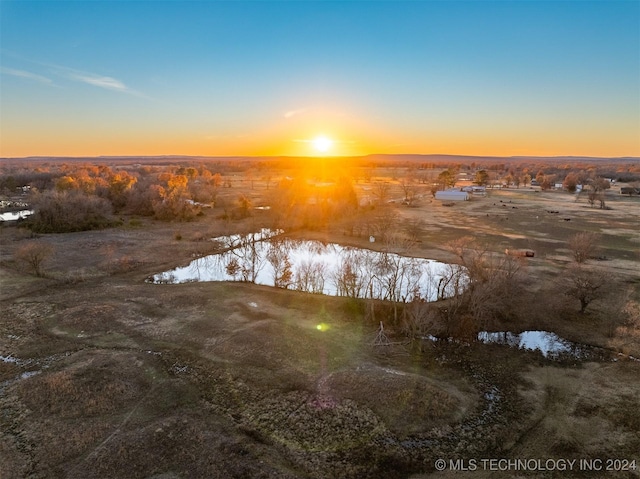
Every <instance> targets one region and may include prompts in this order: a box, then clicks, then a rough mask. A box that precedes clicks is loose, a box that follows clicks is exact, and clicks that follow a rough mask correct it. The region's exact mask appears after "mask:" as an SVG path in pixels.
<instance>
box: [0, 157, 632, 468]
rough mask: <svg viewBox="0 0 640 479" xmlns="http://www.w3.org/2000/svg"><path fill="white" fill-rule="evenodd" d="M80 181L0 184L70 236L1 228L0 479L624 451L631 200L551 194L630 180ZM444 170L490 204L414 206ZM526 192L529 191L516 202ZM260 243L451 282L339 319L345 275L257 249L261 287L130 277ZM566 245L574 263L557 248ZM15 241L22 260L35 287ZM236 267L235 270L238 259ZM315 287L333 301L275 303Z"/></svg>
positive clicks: (576, 167)
mask: <svg viewBox="0 0 640 479" xmlns="http://www.w3.org/2000/svg"><path fill="white" fill-rule="evenodd" d="M104 161H105V163H104V164H103V165H100V164H98V166H92V165H82V164H80V163H79V162H77V163H74V162H69V163H68V164H67V165H60V164H56V163H54V162H50V163H48V164H46V165H45V164H40V165H38V166H37V167H36V165H29V167H25V166H24V164H22V165H12V166H7V165H2V168H4V170H3V175H2V176H1V177H0V187H1V188H4V191H5V192H6V193H8V196H17V197H19V198H20V199H21V201H23V200H27V201H29V202H31V204H33V206H34V207H35V206H36V200H40V201H41V202H42V203H41V205H39V206H38V208H35V209H36V211H38V212H45V213H46V212H47V211H48V210H47V208H53V207H54V206H55V207H56V208H60V211H62V212H63V214H62V215H61V217H60V218H61V219H62V220H64V221H63V222H59V223H55V221H58V218H57V216H56V215H49V216H47V214H44V215H39V214H38V213H36V214H35V215H34V216H33V218H32V220H31V227H32V228H35V229H37V228H38V227H37V226H34V225H39V224H40V225H42V227H43V228H45V226H46V228H51V229H49V230H46V229H43V230H42V231H54V230H63V231H74V232H73V233H63V234H48V233H41V234H40V237H39V238H38V239H37V240H34V239H33V238H32V236H33V233H30V232H28V231H25V230H23V228H22V227H21V225H20V224H17V225H16V226H10V225H2V227H1V228H0V235H2V237H1V240H2V241H1V242H0V244H1V245H2V248H1V249H0V268H1V269H2V275H0V297H1V298H2V305H1V307H0V356H2V358H3V359H2V360H0V381H2V382H3V383H2V385H1V387H0V408H1V409H2V415H0V459H1V463H2V471H1V472H0V474H4V475H6V476H8V477H47V478H49V477H52V478H54V477H101V478H103V477H122V476H123V475H126V476H127V477H154V476H155V477H231V478H233V477H280V478H293V477H306V478H332V477H335V478H338V477H339V478H362V477H371V478H373V477H389V478H400V477H410V476H411V475H412V474H413V475H415V474H421V473H424V474H432V473H433V471H434V461H435V460H436V459H437V458H444V459H446V460H449V459H456V458H463V459H469V458H478V457H505V458H529V457H534V458H540V457H567V458H584V457H589V458H591V457H602V458H608V457H609V458H633V457H636V456H637V451H638V450H639V448H640V443H638V439H637V438H638V437H640V424H638V421H636V420H634V418H635V413H636V411H637V409H638V407H640V404H639V403H638V400H637V398H638V394H639V390H638V383H637V380H635V379H636V378H637V376H638V373H639V372H640V371H639V369H638V364H639V363H638V362H637V361H635V360H633V359H632V358H630V356H631V357H638V356H640V318H639V316H638V311H639V308H638V304H640V297H639V296H638V288H637V285H638V281H640V277H639V276H638V261H640V257H639V256H638V255H637V248H638V242H637V228H636V223H637V218H638V214H639V212H640V210H639V207H640V205H639V204H638V203H637V198H635V197H628V196H621V195H619V194H618V192H617V191H614V189H613V188H610V189H603V190H601V191H602V194H603V195H604V198H605V199H606V206H607V208H603V209H599V208H591V207H590V205H589V200H588V198H586V197H584V196H575V195H574V194H570V193H568V192H562V191H554V190H553V189H552V188H551V187H552V186H553V184H555V178H558V179H559V181H562V179H563V178H566V177H567V175H569V174H570V173H575V175H576V176H577V177H578V179H579V180H580V181H581V182H583V184H588V182H589V180H592V181H594V180H595V179H597V178H598V177H601V176H606V177H610V178H613V179H616V180H621V179H627V180H630V181H631V180H632V179H633V178H635V176H636V175H639V174H640V167H639V165H638V164H637V162H635V163H634V162H633V161H627V160H618V162H603V163H595V162H590V161H588V160H571V161H569V160H549V161H546V162H545V161H544V160H522V161H521V160H516V159H508V160H507V159H504V160H501V159H478V160H474V162H473V164H472V163H470V162H466V163H465V162H459V161H458V160H453V159H451V158H440V159H433V158H421V159H419V160H418V161H412V160H410V159H404V160H397V159H396V160H394V159H390V158H385V157H378V158H363V159H355V160H353V162H352V163H351V164H349V162H348V161H346V160H345V159H340V160H330V159H329V160H326V161H323V160H312V161H309V162H306V163H302V162H300V161H298V160H292V159H271V160H228V161H222V160H214V159H210V160H206V159H204V160H202V162H200V161H191V162H188V161H187V160H184V159H182V160H176V159H162V160H161V159H158V160H154V161H148V162H146V163H147V164H138V163H139V162H141V161H142V162H143V163H144V161H143V160H135V162H134V160H127V161H124V160H122V161H120V162H115V161H114V160H108V161H109V163H106V161H107V160H104ZM36 169H39V170H38V171H36ZM249 170H250V174H249V173H247V174H245V173H246V172H248V171H249ZM480 170H482V171H484V172H485V173H486V176H485V175H476V173H477V172H479V171H480ZM443 171H449V174H446V175H444V176H451V175H453V177H454V178H456V181H459V174H460V173H466V175H465V176H466V177H467V178H468V179H467V180H465V181H466V183H464V184H470V183H471V182H472V181H474V180H477V181H481V182H485V181H486V182H487V186H495V188H488V189H487V196H483V197H480V198H476V197H474V198H473V200H472V201H469V202H465V204H454V205H453V206H452V207H449V208H444V207H443V206H442V205H440V204H439V203H438V202H435V201H432V198H431V197H430V195H429V194H428V192H429V190H430V189H431V187H432V186H434V185H433V184H432V183H437V182H438V179H437V178H438V176H439V175H440V173H442V172H443ZM125 173H126V174H125ZM533 176H539V177H540V178H545V177H546V180H548V181H549V182H550V185H551V186H550V189H549V190H545V191H541V188H540V187H539V186H536V187H528V186H526V185H527V183H528V181H529V180H528V179H527V177H529V178H530V177H533ZM507 177H509V178H507ZM554 177H555V178H554ZM507 179H508V180H509V181H508V183H510V184H511V185H512V187H510V188H503V187H499V185H501V184H502V183H503V182H504V183H506V182H507V181H506V180H507ZM25 185H29V186H31V189H30V190H31V192H29V191H26V192H25V191H23V190H22V188H21V189H20V191H17V190H16V189H15V188H16V187H18V186H20V187H21V186H25ZM380 185H384V186H380ZM436 187H437V185H436ZM36 190H38V191H37V192H36ZM239 198H241V201H239ZM44 199H48V201H44ZM403 203H404V204H403ZM70 205H71V206H72V207H69V206H70ZM256 207H261V208H264V209H256ZM266 207H269V209H267V208H266ZM76 208H77V209H76ZM555 212H560V213H561V214H560V213H555ZM92 215H93V216H92ZM567 218H568V219H569V221H567ZM185 220H189V221H185ZM72 224H73V225H74V226H73V227H71V226H69V225H72ZM113 225H116V226H113ZM79 226H81V227H79ZM85 226H88V227H89V228H102V229H101V230H100V231H80V230H83V229H87V228H85ZM263 227H265V228H268V227H271V228H274V227H284V228H285V230H286V236H285V238H300V239H316V240H319V241H324V242H339V243H342V244H346V245H352V246H357V247H365V248H370V249H375V250H377V251H379V252H380V253H381V254H382V255H383V257H386V261H385V262H384V264H383V265H384V267H385V268H386V270H387V271H391V272H395V273H396V274H395V275H391V277H392V278H395V279H396V280H397V281H398V284H399V282H401V281H402V282H406V281H407V279H408V278H409V277H410V271H408V270H406V269H403V268H402V267H401V265H400V264H399V263H397V262H396V261H395V257H394V256H393V254H394V253H399V254H403V255H408V256H411V257H416V258H436V259H439V260H443V261H447V262H449V263H450V267H449V270H448V272H447V274H445V276H444V278H443V283H442V284H441V285H440V292H441V294H440V299H439V300H438V301H434V302H427V301H425V300H424V298H422V297H419V296H418V295H405V294H401V293H400V292H399V291H400V290H399V289H398V288H393V287H390V288H389V289H388V290H387V291H388V294H387V295H386V296H385V297H380V298H370V297H367V298H360V299H358V298H356V297H354V296H356V294H355V293H356V290H358V289H360V290H362V289H364V288H366V287H365V286H364V283H363V280H362V278H364V276H363V275H362V274H361V272H362V268H363V267H365V266H366V265H363V264H360V261H359V260H358V257H357V255H354V256H353V258H352V259H353V261H351V262H345V263H344V264H343V268H342V270H341V273H340V274H339V275H338V276H339V277H337V278H327V277H326V272H325V271H324V270H323V268H322V266H321V265H318V264H313V263H308V264H307V265H306V266H305V268H303V269H302V272H300V273H299V274H296V275H292V272H291V264H290V258H289V257H288V256H287V249H286V248H287V247H286V241H281V240H280V239H278V240H274V241H272V242H271V243H270V245H271V246H270V248H271V249H270V250H269V254H268V257H266V258H265V259H264V261H268V262H269V263H271V264H272V265H273V266H274V269H275V271H276V274H275V277H274V284H275V285H276V286H278V288H271V287H266V286H257V285H255V284H251V283H249V281H251V279H252V278H254V277H255V274H256V271H255V270H252V269H244V270H243V268H242V262H241V261H238V263H237V265H235V268H237V270H236V271H235V274H236V276H237V279H245V278H246V281H247V283H188V284H181V285H160V284H149V283H145V281H144V280H145V278H147V277H148V276H149V275H153V274H155V273H158V272H160V271H165V270H169V269H171V268H173V267H175V266H177V265H183V264H187V263H188V262H189V261H190V260H191V259H193V258H194V257H198V256H202V255H206V254H212V253H215V252H218V251H221V250H223V249H225V248H227V247H229V246H230V245H229V244H224V242H221V241H217V242H214V241H210V239H211V238H215V237H221V236H223V235H228V234H235V233H253V232H256V231H259V230H260V228H263ZM591 231H593V232H594V233H596V234H597V235H598V241H597V244H598V247H599V250H598V253H597V255H596V254H595V253H594V251H593V250H592V249H590V248H589V247H584V246H579V243H580V242H579V241H577V239H578V238H579V237H580V233H582V232H591ZM370 236H373V240H374V242H370ZM594 238H595V236H594ZM592 239H593V238H592ZM574 242H576V244H574ZM30 245H43V250H44V252H45V254H44V259H42V260H41V261H40V262H39V263H37V267H36V266H33V264H32V263H30V261H31V259H30V258H32V257H33V256H34V255H35V258H41V256H38V255H36V254H35V253H36V251H33V252H31V253H29V249H30V248H35V247H33V246H30ZM48 248H53V249H54V250H55V254H48V255H47V251H51V250H50V249H48ZM505 250H510V251H535V255H534V256H527V255H525V256H523V257H519V256H512V255H505V254H504V252H505ZM576 251H580V259H584V261H582V262H579V261H577V258H576V256H575V254H576V253H575V252H576ZM237 254H238V255H239V256H238V257H239V258H240V257H242V258H243V259H248V260H250V259H251V258H252V255H253V250H252V243H251V242H246V244H243V245H239V246H238V251H237ZM594 256H597V257H594ZM45 260H46V262H45ZM596 260H598V261H597V263H596ZM585 263H586V264H585ZM43 265H44V266H43ZM45 266H46V267H45ZM369 266H370V265H369ZM378 266H380V265H378ZM229 267H230V268H232V269H233V268H234V265H233V264H232V263H229ZM255 267H256V268H258V267H259V265H255ZM37 271H40V273H38V272H37ZM27 272H28V273H30V274H25V273H27ZM31 273H35V274H45V273H46V274H45V276H47V278H48V279H46V280H43V279H40V278H35V277H33V275H31ZM583 277H584V278H586V280H585V281H582V279H581V278H583ZM72 278H73V280H72ZM323 281H338V282H339V284H340V285H341V291H342V293H343V294H344V296H345V297H326V296H322V295H320V294H313V293H303V292H301V291H295V290H305V291H315V292H317V291H319V290H321V289H322V282H323ZM391 282H393V281H391ZM391 286H393V285H391ZM396 286H397V284H396ZM451 292H453V293H456V294H454V295H453V296H450V295H449V293H451ZM583 293H584V294H583ZM579 310H582V314H580V313H579V312H578V311H579ZM381 321H382V322H383V324H384V332H385V335H386V338H387V341H385V342H384V344H378V345H374V343H375V338H376V337H377V336H376V335H377V333H378V330H379V325H380V322H381ZM486 329H488V330H494V331H514V332H518V331H522V330H526V329H533V330H550V331H554V332H556V333H557V334H559V335H560V336H562V337H564V338H566V339H568V340H570V341H573V342H575V343H578V347H579V348H580V349H578V351H579V353H578V354H576V355H572V354H570V353H567V354H560V355H558V356H557V357H551V356H550V357H547V358H545V357H543V356H542V355H541V354H540V353H539V352H535V351H519V350H515V349H513V348H509V347H506V346H501V345H484V344H478V342H476V341H475V338H476V333H477V332H478V331H479V330H486ZM433 336H438V337H440V338H441V339H440V340H430V339H424V338H429V337H431V338H432V337H433ZM611 359H617V361H612V360H611ZM638 459H640V458H638ZM449 473H450V475H451V477H453V476H456V477H457V476H460V475H461V473H460V472H456V473H455V474H454V473H453V472H451V471H449ZM446 474H447V472H445V473H443V474H442V477H448V476H447V475H446ZM634 474H635V475H637V473H635V472H631V471H628V472H620V473H617V472H615V471H613V472H612V473H611V474H608V476H609V477H635V476H634ZM476 475H477V476H478V477H489V474H484V475H483V474H482V473H481V472H477V473H474V477H475V476H476ZM530 475H531V477H542V476H544V474H536V473H531V474H530ZM573 476H574V477H579V476H578V475H577V474H573ZM414 477H417V476H414Z"/></svg>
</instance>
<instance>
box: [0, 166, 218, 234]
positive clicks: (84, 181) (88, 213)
mask: <svg viewBox="0 0 640 479" xmlns="http://www.w3.org/2000/svg"><path fill="white" fill-rule="evenodd" d="M21 183H23V184H22V186H24V185H29V186H30V187H31V188H30V192H31V195H32V198H31V200H30V201H31V203H32V205H33V209H34V211H35V213H34V215H33V216H32V217H31V218H30V219H29V221H28V224H29V225H30V226H31V228H32V229H33V230H35V231H37V232H43V233H50V232H70V231H81V230H88V229H96V228H102V227H106V226H110V225H113V224H114V217H113V215H114V214H116V213H127V214H133V215H140V216H153V217H155V218H158V219H162V220H181V221H184V220H190V219H192V218H194V217H195V216H196V215H198V214H199V213H200V210H201V206H202V205H212V204H214V203H215V201H216V197H217V194H218V191H219V188H220V187H221V186H222V176H221V175H220V174H219V173H213V172H211V171H210V170H209V169H207V168H206V167H205V166H203V165H201V166H200V167H197V168H196V167H185V166H178V167H152V166H138V167H135V168H130V169H113V168H110V167H108V166H105V165H62V166H61V167H58V168H56V169H52V170H49V171H46V172H43V171H35V172H33V173H32V174H31V175H28V174H26V173H21V174H20V173H19V174H15V175H9V176H8V177H7V178H4V181H3V186H4V188H5V189H6V188H10V187H14V188H16V187H18V186H15V185H20V184H21Z"/></svg>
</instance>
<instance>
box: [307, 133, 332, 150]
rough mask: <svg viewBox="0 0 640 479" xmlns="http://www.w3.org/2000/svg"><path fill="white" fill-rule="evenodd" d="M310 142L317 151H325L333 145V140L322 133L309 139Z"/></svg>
mask: <svg viewBox="0 0 640 479" xmlns="http://www.w3.org/2000/svg"><path fill="white" fill-rule="evenodd" d="M311 144H312V145H313V148H314V149H315V150H316V151H317V152H318V153H327V152H328V151H329V150H330V149H331V147H332V146H333V140H332V139H331V138H327V137H326V136H324V135H320V136H316V137H315V138H314V139H313V140H311Z"/></svg>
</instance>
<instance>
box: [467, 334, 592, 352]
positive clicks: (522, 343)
mask: <svg viewBox="0 0 640 479" xmlns="http://www.w3.org/2000/svg"><path fill="white" fill-rule="evenodd" d="M478 341H480V342H482V343H493V344H504V345H507V346H511V347H514V348H518V349H528V350H530V351H536V350H537V351H540V353H541V354H542V355H543V356H545V357H549V356H558V355H569V356H572V357H581V356H583V355H584V354H585V352H586V349H587V348H586V347H585V346H584V345H581V344H578V343H574V342H572V341H568V340H566V339H563V338H561V337H560V336H558V335H557V334H555V333H552V332H549V331H523V332H521V333H511V332H492V333H490V332H487V331H482V332H480V333H478Z"/></svg>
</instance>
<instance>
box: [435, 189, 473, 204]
mask: <svg viewBox="0 0 640 479" xmlns="http://www.w3.org/2000/svg"><path fill="white" fill-rule="evenodd" d="M468 199H469V193H467V192H466V191H460V190H444V191H436V200H440V201H467V200H468Z"/></svg>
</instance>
